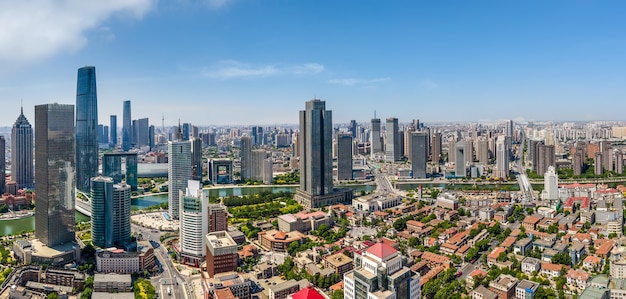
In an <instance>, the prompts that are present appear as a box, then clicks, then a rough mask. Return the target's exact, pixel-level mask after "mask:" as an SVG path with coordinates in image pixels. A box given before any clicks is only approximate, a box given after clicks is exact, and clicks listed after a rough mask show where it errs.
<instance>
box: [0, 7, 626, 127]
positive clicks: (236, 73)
mask: <svg viewBox="0 0 626 299" xmlns="http://www.w3.org/2000/svg"><path fill="white" fill-rule="evenodd" d="M625 8H626V2H624V1H575V0H571V1H428V2H427V1H393V2H390V1H279V0H276V1H260V0H205V1H192V0H176V1H175V0H170V1H165V0H161V1H155V0H110V1H96V0H94V1H76V0H65V1H61V0H59V1H52V0H32V1H21V0H6V1H2V2H1V3H0V28H3V29H2V31H0V101H2V104H3V108H4V109H3V110H4V111H3V114H2V115H3V117H2V122H0V125H10V124H12V123H13V122H14V121H15V118H16V117H17V114H18V113H19V103H20V99H23V101H24V106H25V111H26V114H27V116H28V117H29V119H30V120H31V122H33V111H34V109H33V106H34V105H36V104H42V103H49V102H59V103H74V102H75V92H76V70H77V69H78V68H79V67H81V66H84V65H94V66H96V71H97V78H98V100H99V114H100V122H101V123H108V118H109V117H108V116H109V115H110V114H117V115H119V116H118V119H120V121H121V113H122V102H123V101H124V100H127V99H130V100H131V101H132V103H133V118H142V117H149V118H150V119H151V123H153V124H157V125H160V123H161V116H162V115H163V116H164V117H165V122H166V125H171V124H175V123H177V121H178V119H179V118H180V119H181V120H182V121H187V122H192V123H194V124H198V125H223V124H233V125H234V124H268V125H272V124H281V123H296V122H297V117H298V113H297V111H298V110H301V109H303V107H304V102H305V101H307V100H309V99H311V98H313V97H314V96H315V97H317V98H320V99H323V100H326V105H327V109H331V110H333V114H334V115H333V118H334V122H335V123H339V122H348V121H349V120H350V119H356V120H358V121H367V120H369V119H370V118H371V117H372V116H373V114H374V110H376V111H377V114H378V116H379V117H380V118H385V117H390V116H394V117H398V118H399V119H400V121H401V122H408V121H410V120H411V119H413V118H419V119H421V120H423V121H426V122H435V121H476V120H502V119H525V120H623V119H624V116H623V115H624V107H626V104H624V103H626V99H625V95H626V84H625V83H626V56H625V53H626V34H625V32H626V18H624V15H623V12H624V11H625Z"/></svg>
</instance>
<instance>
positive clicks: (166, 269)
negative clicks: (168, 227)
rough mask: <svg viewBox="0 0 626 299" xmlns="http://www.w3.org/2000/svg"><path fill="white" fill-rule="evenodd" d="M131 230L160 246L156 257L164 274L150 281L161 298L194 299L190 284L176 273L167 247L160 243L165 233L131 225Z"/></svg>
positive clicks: (156, 251)
mask: <svg viewBox="0 0 626 299" xmlns="http://www.w3.org/2000/svg"><path fill="white" fill-rule="evenodd" d="M131 229H132V231H133V232H135V233H137V234H141V235H142V237H143V239H144V240H153V241H155V242H158V243H159V244H160V246H159V247H158V248H155V249H154V256H155V258H156V259H157V260H158V263H159V264H160V265H161V268H162V269H163V272H162V273H161V274H160V275H158V276H155V277H153V278H152V279H150V281H151V282H152V285H154V287H155V288H156V291H157V293H159V294H160V295H159V296H160V297H163V298H173V299H193V298H194V296H193V294H192V293H191V288H190V287H189V285H188V282H187V281H186V280H185V279H184V278H183V277H182V276H181V275H180V274H179V273H178V271H176V268H175V266H174V263H172V260H171V259H170V256H169V255H168V254H167V250H166V249H165V246H163V245H162V244H161V243H160V241H159V240H160V238H161V235H162V234H163V233H162V232H160V231H155V230H154V229H150V228H145V227H142V226H139V225H136V224H131ZM168 287H169V288H170V291H171V295H170V296H168V294H167V288H168Z"/></svg>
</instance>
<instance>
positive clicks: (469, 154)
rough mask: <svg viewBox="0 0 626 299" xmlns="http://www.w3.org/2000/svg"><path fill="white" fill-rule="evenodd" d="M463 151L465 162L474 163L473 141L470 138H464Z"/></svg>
mask: <svg viewBox="0 0 626 299" xmlns="http://www.w3.org/2000/svg"><path fill="white" fill-rule="evenodd" d="M463 150H464V151H463V154H464V155H465V158H464V159H465V162H466V163H470V164H471V163H472V162H474V141H473V140H472V139H471V138H465V146H464V147H463Z"/></svg>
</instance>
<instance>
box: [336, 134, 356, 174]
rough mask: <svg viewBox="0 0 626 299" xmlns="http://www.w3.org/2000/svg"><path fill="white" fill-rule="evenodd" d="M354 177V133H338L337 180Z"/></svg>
mask: <svg viewBox="0 0 626 299" xmlns="http://www.w3.org/2000/svg"><path fill="white" fill-rule="evenodd" d="M351 179H353V177H352V135H350V134H339V135H337V180H340V181H342V180H351Z"/></svg>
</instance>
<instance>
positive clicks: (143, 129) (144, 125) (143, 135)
mask: <svg viewBox="0 0 626 299" xmlns="http://www.w3.org/2000/svg"><path fill="white" fill-rule="evenodd" d="M133 122H134V123H135V125H134V126H133V130H134V131H135V133H136V134H135V135H136V137H137V138H136V139H135V145H136V146H137V147H142V146H147V145H150V123H149V120H148V119H147V118H140V119H138V120H136V121H133Z"/></svg>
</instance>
